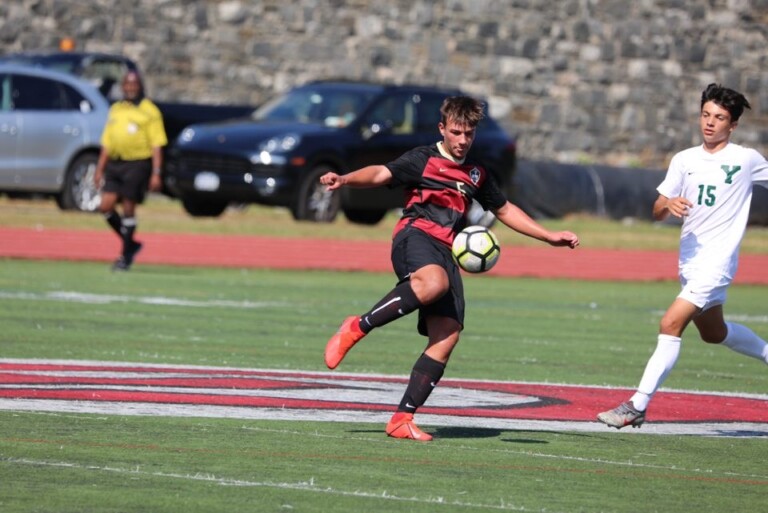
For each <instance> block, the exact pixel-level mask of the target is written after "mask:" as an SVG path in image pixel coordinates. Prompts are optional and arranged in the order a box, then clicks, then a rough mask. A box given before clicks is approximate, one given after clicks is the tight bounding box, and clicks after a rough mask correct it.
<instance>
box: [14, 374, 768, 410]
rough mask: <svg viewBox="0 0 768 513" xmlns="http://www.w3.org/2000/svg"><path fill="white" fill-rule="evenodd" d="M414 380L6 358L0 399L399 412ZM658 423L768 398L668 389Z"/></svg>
mask: <svg viewBox="0 0 768 513" xmlns="http://www.w3.org/2000/svg"><path fill="white" fill-rule="evenodd" d="M405 383H406V378H404V377H388V376H362V375H348V374H341V373H335V372H334V373H330V372H325V373H319V372H318V373H311V372H278V371H269V370H259V369H254V370H247V369H229V368H209V367H183V366H159V365H138V364H136V365H134V364H115V363H108V362H106V363H99V362H95V363H78V362H71V363H46V362H42V361H40V362H38V361H33V360H29V361H14V360H5V361H3V360H0V398H5V399H12V400H14V402H15V401H19V402H24V401H27V402H29V401H31V400H40V399H46V400H54V401H62V402H65V401H92V402H123V403H154V404H179V405H196V406H232V407H241V408H275V409H282V410H285V409H294V410H313V411H318V410H333V411H340V410H348V411H351V410H355V411H361V412H364V411H370V412H374V411H391V410H392V408H393V404H396V403H397V401H398V400H399V397H400V395H401V394H402V391H403V390H404V386H405ZM630 393H631V392H630V391H628V390H620V389H609V388H602V387H581V386H570V385H550V384H534V383H515V382H494V381H473V380H452V379H445V380H443V381H441V383H440V386H439V387H438V388H437V389H436V390H435V392H434V394H433V396H432V397H431V398H430V405H429V406H428V407H424V408H422V409H421V410H419V411H420V412H421V413H424V414H437V415H450V416H453V417H472V418H487V419H517V420H543V421H555V420H557V421H576V422H587V421H589V422H591V421H594V419H595V415H596V413H597V412H599V411H602V410H605V409H609V408H612V407H613V406H615V405H616V404H618V403H619V402H621V401H624V400H626V398H627V397H628V395H629V394H630ZM649 420H651V421H653V422H655V423H663V422H675V423H686V422H690V423H700V422H715V423H735V422H752V423H768V397H763V396H726V395H719V394H706V393H693V392H678V391H676V392H671V391H662V392H659V393H658V395H657V396H656V398H655V399H654V403H653V408H652V410H651V411H650V412H649Z"/></svg>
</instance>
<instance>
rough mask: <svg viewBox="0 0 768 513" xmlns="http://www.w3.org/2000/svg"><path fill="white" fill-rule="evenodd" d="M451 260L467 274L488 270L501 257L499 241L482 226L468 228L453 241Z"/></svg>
mask: <svg viewBox="0 0 768 513" xmlns="http://www.w3.org/2000/svg"><path fill="white" fill-rule="evenodd" d="M452 251H453V258H455V259H456V263H457V264H459V267H461V268H462V269H464V270H465V271H467V272H468V273H484V272H485V271H488V270H490V269H491V268H492V267H493V266H494V265H496V262H498V261H499V256H500V255H501V246H500V245H499V239H497V238H496V235H494V234H493V232H492V231H491V230H489V229H488V228H486V227H484V226H478V225H474V226H468V227H466V228H464V229H463V230H462V231H460V232H459V233H458V234H457V235H456V238H455V239H453V248H452Z"/></svg>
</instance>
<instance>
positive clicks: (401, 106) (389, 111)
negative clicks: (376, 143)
mask: <svg viewBox="0 0 768 513" xmlns="http://www.w3.org/2000/svg"><path fill="white" fill-rule="evenodd" d="M415 98H417V95H413V94H410V93H401V94H394V95H391V96H387V97H386V98H384V99H383V100H382V101H381V102H379V104H378V105H377V106H376V107H374V109H373V110H372V111H371V112H370V113H369V114H368V116H367V117H366V119H365V123H364V125H365V127H366V129H369V130H370V131H372V132H374V133H376V132H378V131H381V130H388V131H389V132H390V133H392V134H395V135H403V134H412V133H413V132H414V130H415V123H416V104H415V103H414V99H415Z"/></svg>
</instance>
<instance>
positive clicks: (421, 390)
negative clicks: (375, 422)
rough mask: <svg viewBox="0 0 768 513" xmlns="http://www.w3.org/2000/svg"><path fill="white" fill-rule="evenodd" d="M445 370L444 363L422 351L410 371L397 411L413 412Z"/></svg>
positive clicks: (425, 399) (424, 399) (422, 402)
mask: <svg viewBox="0 0 768 513" xmlns="http://www.w3.org/2000/svg"><path fill="white" fill-rule="evenodd" d="M444 371H445V364H444V363H440V362H438V361H437V360H433V359H432V358H430V357H429V356H427V355H426V354H424V353H422V355H421V356H420V357H419V359H418V360H416V364H415V365H414V366H413V370H412V371H411V379H410V380H409V381H408V387H407V388H406V389H405V394H403V399H402V400H401V401H400V406H398V407H397V411H403V412H406V413H414V412H415V411H416V410H417V409H418V408H419V407H420V406H421V405H423V404H424V403H425V402H427V398H428V397H429V394H431V393H432V390H434V388H435V387H436V386H437V384H438V383H439V382H440V378H442V377H443V372H444Z"/></svg>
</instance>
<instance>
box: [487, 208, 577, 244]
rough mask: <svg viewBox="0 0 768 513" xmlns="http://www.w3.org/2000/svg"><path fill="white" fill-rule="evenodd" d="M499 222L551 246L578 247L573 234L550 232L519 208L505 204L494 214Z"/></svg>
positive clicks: (575, 236)
mask: <svg viewBox="0 0 768 513" xmlns="http://www.w3.org/2000/svg"><path fill="white" fill-rule="evenodd" d="M494 214H495V215H496V217H497V218H498V220H499V221H501V222H502V223H504V224H505V225H507V226H508V227H510V228H512V229H513V230H515V231H516V232H518V233H521V234H523V235H527V236H528V237H533V238H534V239H538V240H540V241H543V242H546V243H547V244H550V245H552V246H568V247H569V248H572V249H573V248H575V247H576V246H578V245H579V237H578V235H576V234H575V233H573V232H568V231H562V232H551V231H549V230H547V229H546V228H544V227H543V226H541V225H540V224H539V223H537V222H536V221H534V220H533V219H532V218H531V217H530V216H529V215H528V214H526V213H525V212H523V211H522V210H521V209H520V207H518V206H516V205H513V204H512V203H510V202H507V203H506V204H504V206H502V207H501V208H500V209H498V210H496V211H495V212H494Z"/></svg>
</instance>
